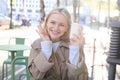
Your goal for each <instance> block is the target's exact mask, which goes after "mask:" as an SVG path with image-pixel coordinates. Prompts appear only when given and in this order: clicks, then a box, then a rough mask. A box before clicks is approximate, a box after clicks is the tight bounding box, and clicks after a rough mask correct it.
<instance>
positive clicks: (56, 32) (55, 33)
mask: <svg viewBox="0 0 120 80" xmlns="http://www.w3.org/2000/svg"><path fill="white" fill-rule="evenodd" d="M51 32H52V34H53V35H58V34H59V33H60V32H58V31H54V30H51Z"/></svg>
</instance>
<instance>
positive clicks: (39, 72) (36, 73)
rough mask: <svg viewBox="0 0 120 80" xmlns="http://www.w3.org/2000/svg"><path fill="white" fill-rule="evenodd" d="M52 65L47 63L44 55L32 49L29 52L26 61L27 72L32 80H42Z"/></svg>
mask: <svg viewBox="0 0 120 80" xmlns="http://www.w3.org/2000/svg"><path fill="white" fill-rule="evenodd" d="M53 65H54V64H53V63H49V62H48V61H47V59H46V57H45V56H44V54H43V53H42V52H41V51H40V50H38V51H36V50H35V49H34V48H32V49H31V51H30V56H29V59H28V71H29V73H30V75H31V77H32V78H33V79H34V80H42V79H43V77H44V75H45V73H46V72H47V71H48V70H49V69H50V68H51V67H52V66H53Z"/></svg>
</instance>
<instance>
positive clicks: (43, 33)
mask: <svg viewBox="0 0 120 80" xmlns="http://www.w3.org/2000/svg"><path fill="white" fill-rule="evenodd" d="M36 31H37V33H38V34H39V35H40V38H41V39H43V40H50V39H49V36H48V33H47V32H46V31H45V29H43V28H42V26H41V25H40V26H38V29H37V30H36Z"/></svg>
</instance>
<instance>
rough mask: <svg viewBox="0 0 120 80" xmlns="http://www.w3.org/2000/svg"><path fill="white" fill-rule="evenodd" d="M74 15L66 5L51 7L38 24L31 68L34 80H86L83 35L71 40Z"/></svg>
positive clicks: (75, 35)
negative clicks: (38, 36)
mask: <svg viewBox="0 0 120 80" xmlns="http://www.w3.org/2000/svg"><path fill="white" fill-rule="evenodd" d="M70 27H71V18H70V14H69V13H68V11H67V10H66V9H64V8H57V9H54V10H52V11H51V12H50V13H49V14H48V16H47V17H46V19H45V21H44V23H43V24H42V25H40V26H39V27H38V30H37V32H38V34H39V35H40V39H38V40H35V41H34V42H33V44H32V45H31V46H32V49H31V51H30V56H29V63H28V70H29V72H30V75H31V78H32V80H87V79H88V72H87V67H86V64H85V58H84V53H83V44H82V42H83V40H82V37H80V36H78V35H77V34H74V38H72V39H71V40H70V39H69V34H70Z"/></svg>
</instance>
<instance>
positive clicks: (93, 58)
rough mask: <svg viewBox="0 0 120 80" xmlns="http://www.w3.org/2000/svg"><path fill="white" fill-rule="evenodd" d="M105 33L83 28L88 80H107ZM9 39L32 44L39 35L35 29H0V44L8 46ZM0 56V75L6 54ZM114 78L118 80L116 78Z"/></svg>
mask: <svg viewBox="0 0 120 80" xmlns="http://www.w3.org/2000/svg"><path fill="white" fill-rule="evenodd" d="M107 32H109V31H108V30H107V29H105V28H101V29H100V30H99V31H98V30H91V29H90V28H88V27H86V28H85V38H86V44H85V48H84V51H85V56H86V64H87V67H88V71H89V77H90V79H89V80H108V79H107V77H108V64H107V63H106V58H107V53H106V51H104V48H105V47H108V46H107V45H108V43H109V34H108V33H107ZM103 35H104V38H103ZM10 37H26V38H29V39H30V40H31V43H32V42H33V41H34V40H35V39H37V38H39V35H38V34H37V33H36V27H21V28H16V29H11V30H9V29H8V27H6V29H4V28H0V44H8V40H9V38H10ZM28 44H29V43H28ZM29 45H30V44H29ZM94 47H95V48H94ZM28 53H29V51H26V52H25V55H29V54H28ZM0 55H2V56H0V75H1V73H2V72H1V68H2V63H3V61H4V60H5V59H6V58H7V52H6V51H0ZM16 69H17V71H18V72H20V71H22V70H24V68H23V67H22V68H20V67H19V66H18V67H17V68H16ZM19 70H20V71H19ZM116 77H117V78H118V76H116ZM0 80H1V77H0ZM116 80H119V79H116Z"/></svg>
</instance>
